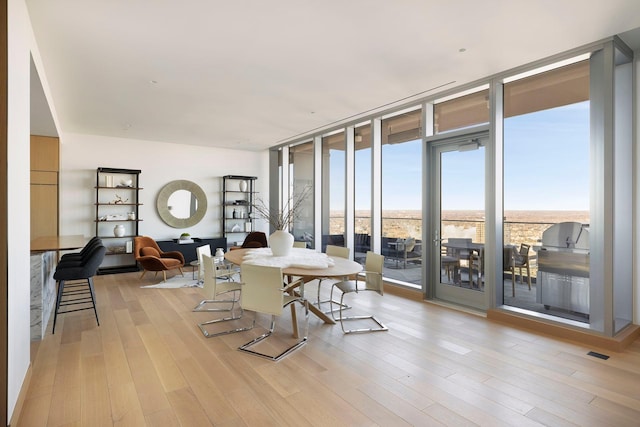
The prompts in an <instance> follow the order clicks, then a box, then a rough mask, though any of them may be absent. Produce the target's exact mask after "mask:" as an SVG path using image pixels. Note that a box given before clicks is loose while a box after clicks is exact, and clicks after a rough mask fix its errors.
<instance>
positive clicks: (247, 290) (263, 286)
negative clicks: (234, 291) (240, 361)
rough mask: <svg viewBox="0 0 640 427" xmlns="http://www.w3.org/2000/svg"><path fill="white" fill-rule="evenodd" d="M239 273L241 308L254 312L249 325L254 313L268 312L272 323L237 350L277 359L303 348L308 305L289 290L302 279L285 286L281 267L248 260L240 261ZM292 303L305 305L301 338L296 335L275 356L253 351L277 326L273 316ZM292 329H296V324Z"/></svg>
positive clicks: (307, 320)
mask: <svg viewBox="0 0 640 427" xmlns="http://www.w3.org/2000/svg"><path fill="white" fill-rule="evenodd" d="M240 276H241V277H242V292H241V294H240V295H241V297H240V304H241V305H242V308H243V309H244V310H249V311H253V312H254V318H253V323H252V325H251V327H253V326H254V325H255V322H256V314H257V313H265V314H270V315H271V324H270V326H269V329H268V330H267V332H266V333H264V334H262V335H260V336H259V337H257V338H254V339H253V340H251V341H249V342H248V343H246V344H243V345H241V346H240V347H239V348H238V349H239V350H241V351H243V352H246V353H250V354H253V355H255V356H260V357H264V358H267V359H269V360H273V361H278V360H280V359H282V358H283V357H285V356H287V355H288V354H290V353H291V352H293V351H295V350H297V349H298V348H300V347H302V346H303V345H304V344H305V343H306V342H307V335H308V333H309V304H308V302H307V300H305V299H304V298H303V297H302V296H300V295H298V294H296V293H294V292H291V293H289V291H290V290H292V289H295V288H296V287H298V286H300V285H301V284H302V283H301V282H302V279H299V280H296V281H294V282H292V283H288V284H287V285H285V284H284V277H283V274H282V269H281V268H280V267H268V266H260V265H252V264H247V263H243V264H242V265H241V266H240ZM294 303H299V304H300V305H302V306H303V307H304V314H305V316H304V317H305V320H304V334H303V337H302V338H299V339H298V340H297V341H296V342H295V343H294V344H293V345H291V346H289V347H287V348H286V349H284V350H283V351H281V352H280V353H279V354H277V355H269V354H266V353H261V352H258V351H256V350H253V349H252V347H253V346H254V345H256V344H258V343H259V342H262V341H264V340H265V339H267V338H268V337H269V336H271V335H272V334H273V332H274V330H275V326H276V317H277V316H280V315H281V314H282V311H283V310H284V308H285V307H287V306H289V305H290V304H294ZM294 319H295V317H294ZM296 326H297V325H296ZM295 329H297V327H296V328H295Z"/></svg>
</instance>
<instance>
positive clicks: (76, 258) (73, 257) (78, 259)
mask: <svg viewBox="0 0 640 427" xmlns="http://www.w3.org/2000/svg"><path fill="white" fill-rule="evenodd" d="M100 245H102V239H100V238H99V237H96V236H94V237H92V238H91V239H89V241H88V242H87V244H86V245H84V247H83V248H82V249H80V251H79V252H69V253H66V254H64V255H62V256H61V257H60V261H58V265H60V264H63V263H69V262H73V263H76V264H81V263H82V261H83V260H84V259H86V258H87V257H88V256H89V254H90V253H91V251H92V250H93V249H94V248H95V247H96V246H100Z"/></svg>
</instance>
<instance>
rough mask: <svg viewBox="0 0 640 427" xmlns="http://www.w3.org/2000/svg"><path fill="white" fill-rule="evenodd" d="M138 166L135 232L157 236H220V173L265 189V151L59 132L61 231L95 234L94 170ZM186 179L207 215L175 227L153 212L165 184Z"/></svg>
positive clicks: (171, 237) (266, 165) (262, 190)
mask: <svg viewBox="0 0 640 427" xmlns="http://www.w3.org/2000/svg"><path fill="white" fill-rule="evenodd" d="M101 166H102V167H112V168H123V169H140V170H142V173H141V174H140V186H141V187H143V190H141V191H140V203H142V204H143V205H142V206H140V212H139V217H140V219H142V221H141V222H140V225H139V227H140V228H139V232H140V234H142V235H148V236H151V237H153V238H155V239H156V240H165V239H173V238H177V237H179V236H180V234H181V233H183V232H188V233H190V234H191V235H192V236H194V237H203V238H206V237H220V236H222V230H221V214H222V210H221V207H220V204H221V200H222V194H221V189H222V176H224V175H249V176H257V177H258V180H257V181H256V185H257V191H259V192H261V194H262V195H266V194H267V191H268V177H269V174H268V169H269V162H268V152H267V151H266V150H265V151H261V152H251V151H239V150H229V149H222V148H207V147H200V146H193V145H180V144H171V143H165V142H156V141H142V140H132V139H122V138H110V137H104V136H96V135H80V134H66V133H65V134H63V135H62V137H61V145H60V234H63V235H68V234H82V235H84V236H93V235H94V234H95V223H94V218H95V206H94V203H95V188H94V187H95V185H96V168H98V167H101ZM177 179H185V180H189V181H193V182H195V183H196V184H198V185H199V186H200V187H201V188H202V189H203V191H204V192H205V194H206V196H207V203H208V209H207V213H206V215H205V216H204V218H203V219H202V221H200V223H199V224H197V225H195V226H194V227H191V228H188V229H176V228H172V227H170V226H168V225H167V224H165V223H164V222H163V221H162V219H161V218H160V216H159V215H158V213H157V211H156V199H157V197H158V193H159V192H160V190H161V189H162V187H163V186H164V185H166V184H167V183H169V182H170V181H173V180H177Z"/></svg>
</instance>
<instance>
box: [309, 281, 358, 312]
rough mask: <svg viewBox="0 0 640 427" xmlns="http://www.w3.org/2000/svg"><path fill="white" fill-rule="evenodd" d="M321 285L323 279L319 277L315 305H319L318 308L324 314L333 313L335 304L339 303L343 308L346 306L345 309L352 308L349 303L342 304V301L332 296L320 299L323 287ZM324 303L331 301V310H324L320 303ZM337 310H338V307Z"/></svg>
mask: <svg viewBox="0 0 640 427" xmlns="http://www.w3.org/2000/svg"><path fill="white" fill-rule="evenodd" d="M321 287H322V279H318V299H317V300H316V302H315V303H314V305H315V306H316V307H318V310H320V311H322V312H323V313H324V314H332V313H333V312H334V309H333V304H337V305H339V306H340V307H341V308H344V309H345V310H348V309H350V308H351V306H350V305H347V304H344V305H341V303H340V302H339V301H335V300H333V299H331V298H329V299H326V300H320V289H321ZM322 303H331V304H330V306H329V310H324V311H323V310H322V307H320V304H322ZM336 310H338V309H336Z"/></svg>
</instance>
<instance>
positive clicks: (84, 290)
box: [52, 244, 107, 334]
mask: <svg viewBox="0 0 640 427" xmlns="http://www.w3.org/2000/svg"><path fill="white" fill-rule="evenodd" d="M106 252H107V249H106V248H105V247H104V245H102V244H100V245H98V246H94V247H93V249H91V250H90V252H89V253H87V254H86V256H85V257H84V258H83V259H82V261H81V262H80V263H76V262H75V261H73V262H71V261H70V262H67V263H60V264H58V266H57V267H56V271H55V273H54V274H53V278H54V279H55V280H56V281H57V282H58V296H57V298H56V311H55V314H54V317H53V331H52V333H53V334H55V333H56V321H57V320H58V314H64V313H71V312H74V311H80V310H89V309H93V312H94V313H95V315H96V322H97V323H98V326H100V321H99V320H98V311H97V310H96V297H95V292H94V290H93V276H95V274H96V272H97V271H98V267H100V264H101V263H102V260H103V259H104V255H105V253H106ZM74 305H75V306H79V307H80V308H75V309H69V310H65V311H60V308H61V307H66V306H74Z"/></svg>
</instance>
